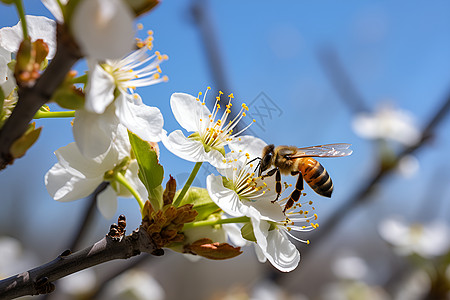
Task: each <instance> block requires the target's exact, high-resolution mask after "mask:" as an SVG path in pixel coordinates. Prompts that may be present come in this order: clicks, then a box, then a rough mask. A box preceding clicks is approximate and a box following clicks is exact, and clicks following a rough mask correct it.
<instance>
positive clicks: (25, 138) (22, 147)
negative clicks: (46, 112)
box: [9, 123, 42, 158]
mask: <svg viewBox="0 0 450 300" xmlns="http://www.w3.org/2000/svg"><path fill="white" fill-rule="evenodd" d="M35 126H36V123H31V124H28V129H27V131H25V133H24V134H23V135H22V136H21V137H20V138H18V139H17V140H15V141H14V143H13V144H12V145H11V148H10V149H9V151H10V152H11V155H12V157H13V158H19V157H22V156H24V155H25V153H26V152H27V150H28V149H29V148H30V147H31V146H33V144H34V143H35V142H36V141H37V139H38V138H39V135H40V134H41V129H42V127H39V128H38V129H35V128H36V127H35Z"/></svg>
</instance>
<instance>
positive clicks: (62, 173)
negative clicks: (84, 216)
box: [45, 164, 103, 201]
mask: <svg viewBox="0 0 450 300" xmlns="http://www.w3.org/2000/svg"><path fill="white" fill-rule="evenodd" d="M102 180H103V176H100V177H98V178H89V179H87V178H83V177H77V176H74V175H73V174H71V173H69V172H68V171H67V169H65V168H64V167H62V166H61V165H60V164H55V165H54V166H53V167H52V168H51V169H50V170H49V171H48V172H47V174H45V186H46V188H47V191H48V193H49V194H50V196H52V197H53V199H55V200H57V201H73V200H77V199H81V198H84V197H87V196H88V195H89V194H91V193H92V192H93V191H94V190H95V189H96V187H97V186H98V185H99V184H100V183H101V182H102Z"/></svg>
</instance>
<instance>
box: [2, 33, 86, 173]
mask: <svg viewBox="0 0 450 300" xmlns="http://www.w3.org/2000/svg"><path fill="white" fill-rule="evenodd" d="M56 47H57V51H56V54H55V57H54V58H53V59H52V61H51V62H50V64H49V66H48V67H47V69H46V70H45V71H44V73H43V74H42V75H41V77H40V78H39V79H38V80H37V81H36V84H35V85H34V86H32V87H19V89H18V95H19V100H18V102H17V105H16V107H15V108H14V110H13V112H12V114H11V116H10V117H9V119H8V120H7V121H6V122H5V125H4V126H3V127H2V128H1V129H0V170H3V169H4V168H6V166H7V165H9V164H12V162H13V161H14V157H13V156H12V155H11V151H10V148H11V145H12V144H13V143H14V141H16V140H17V139H18V138H20V137H21V136H22V135H23V134H24V133H25V131H26V130H27V128H28V124H29V123H30V122H31V120H33V117H34V115H35V114H36V112H37V111H38V110H39V108H40V107H41V106H42V105H44V104H45V103H47V101H48V100H49V99H50V98H51V96H52V95H53V93H54V92H55V90H56V88H57V87H58V86H59V85H60V84H61V83H62V82H63V80H64V78H65V76H66V74H67V72H69V71H70V68H71V67H72V66H73V65H74V64H75V62H77V61H78V60H79V59H80V58H81V57H82V55H81V53H80V51H79V49H78V46H77V45H76V44H75V42H74V41H73V40H72V38H71V35H70V34H69V33H68V32H67V29H66V27H64V25H61V24H58V26H57V46H56Z"/></svg>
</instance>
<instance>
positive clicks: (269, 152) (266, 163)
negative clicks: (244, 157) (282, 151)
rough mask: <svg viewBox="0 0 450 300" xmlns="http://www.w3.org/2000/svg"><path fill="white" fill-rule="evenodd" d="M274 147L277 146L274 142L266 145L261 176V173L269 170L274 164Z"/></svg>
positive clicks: (260, 168) (260, 169)
mask: <svg viewBox="0 0 450 300" xmlns="http://www.w3.org/2000/svg"><path fill="white" fill-rule="evenodd" d="M274 149H275V146H274V145H273V144H270V145H267V146H265V147H264V149H263V151H262V158H261V161H260V165H259V172H258V176H261V173H262V172H264V171H265V170H267V169H268V168H269V167H270V166H271V165H272V158H273V152H274Z"/></svg>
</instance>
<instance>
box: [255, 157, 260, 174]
mask: <svg viewBox="0 0 450 300" xmlns="http://www.w3.org/2000/svg"><path fill="white" fill-rule="evenodd" d="M260 165H261V159H259V162H258V164H257V165H256V168H255V171H253V172H255V173H256V170H258V168H259V166H260ZM258 176H261V169H260V171H259V172H258Z"/></svg>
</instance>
